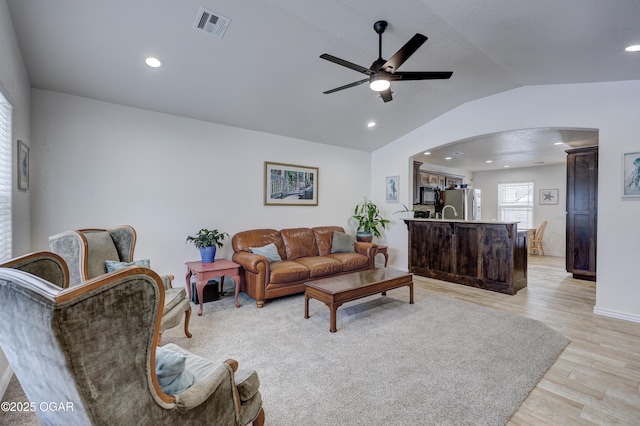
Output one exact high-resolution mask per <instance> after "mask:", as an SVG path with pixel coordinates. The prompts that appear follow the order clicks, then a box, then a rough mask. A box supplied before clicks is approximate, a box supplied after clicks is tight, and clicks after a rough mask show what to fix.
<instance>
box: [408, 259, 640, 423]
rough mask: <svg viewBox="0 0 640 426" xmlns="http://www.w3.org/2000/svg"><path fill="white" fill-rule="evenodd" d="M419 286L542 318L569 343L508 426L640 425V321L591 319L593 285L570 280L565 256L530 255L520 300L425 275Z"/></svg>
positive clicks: (515, 312) (593, 315)
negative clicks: (524, 285)
mask: <svg viewBox="0 0 640 426" xmlns="http://www.w3.org/2000/svg"><path fill="white" fill-rule="evenodd" d="M414 283H415V285H418V286H420V287H421V288H424V289H426V290H429V291H433V292H435V293H439V294H445V295H447V296H451V297H455V298H457V299H462V300H466V301H468V302H472V303H476V304H479V305H484V306H489V307H491V308H494V309H499V310H502V311H506V312H510V313H513V314H517V315H521V316H524V317H528V318H533V319H536V320H539V321H542V322H543V323H545V324H547V325H548V326H549V327H551V328H552V329H554V330H556V331H558V332H559V333H561V334H563V335H564V336H566V337H568V338H569V339H571V343H570V344H569V346H567V348H566V349H565V351H564V352H563V353H562V355H561V356H560V358H559V359H558V360H557V361H556V362H555V364H554V365H553V366H552V367H551V369H550V370H549V371H548V372H547V374H546V375H545V376H544V377H543V378H542V380H540V382H539V383H538V385H537V386H536V387H535V388H534V389H533V391H532V392H531V393H530V394H529V396H528V397H527V399H526V400H525V402H524V403H523V404H522V406H521V407H520V408H519V409H518V411H517V412H516V413H515V414H514V415H513V417H512V418H511V420H510V421H509V423H508V425H510V426H516V425H592V424H597V425H612V424H622V425H626V424H628V425H640V389H639V387H640V324H637V323H632V322H628V321H623V320H617V319H612V318H607V317H603V316H599V315H595V314H593V307H594V304H595V286H596V284H595V283H593V282H589V281H583V280H575V279H573V278H572V277H571V274H568V273H567V272H566V271H565V269H564V258H559V257H550V256H531V257H530V258H529V280H528V286H527V288H526V289H524V290H521V291H519V292H518V294H516V295H515V296H508V295H504V294H500V293H494V292H489V291H485V290H478V289H475V288H472V287H467V286H463V285H458V284H451V283H445V282H442V281H436V280H431V279H428V278H423V277H415V279H414ZM602 285H604V284H602Z"/></svg>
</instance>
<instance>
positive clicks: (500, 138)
mask: <svg viewBox="0 0 640 426" xmlns="http://www.w3.org/2000/svg"><path fill="white" fill-rule="evenodd" d="M593 145H598V131H597V130H595V129H567V128H562V129H560V128H536V129H522V130H510V131H505V132H498V133H491V134H487V135H481V136H477V137H473V138H469V139H465V140H462V141H457V142H454V143H450V144H448V145H443V146H440V147H438V148H436V149H430V150H429V151H428V152H429V154H427V153H426V152H425V153H421V154H418V155H416V156H415V157H414V158H413V159H414V161H419V162H421V163H424V165H423V166H422V168H423V169H428V168H429V167H428V165H429V164H436V165H439V166H445V167H452V168H456V169H462V170H467V171H471V172H477V171H487V170H500V169H504V168H521V167H539V166H549V165H552V164H561V163H566V159H567V153H566V150H568V149H572V148H580V147H585V146H593Z"/></svg>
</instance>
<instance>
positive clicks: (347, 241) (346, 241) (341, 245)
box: [331, 231, 356, 253]
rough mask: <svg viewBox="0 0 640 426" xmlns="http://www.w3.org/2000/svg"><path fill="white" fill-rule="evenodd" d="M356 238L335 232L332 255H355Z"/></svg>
mask: <svg viewBox="0 0 640 426" xmlns="http://www.w3.org/2000/svg"><path fill="white" fill-rule="evenodd" d="M355 243H356V237H354V236H353V235H349V234H345V233H344V232H338V231H333V240H332V241H331V253H353V251H354V248H353V247H354V245H355Z"/></svg>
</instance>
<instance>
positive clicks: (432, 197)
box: [420, 186, 436, 205]
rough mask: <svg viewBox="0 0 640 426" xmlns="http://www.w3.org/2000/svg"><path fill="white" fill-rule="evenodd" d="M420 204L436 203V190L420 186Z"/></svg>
mask: <svg viewBox="0 0 640 426" xmlns="http://www.w3.org/2000/svg"><path fill="white" fill-rule="evenodd" d="M420 204H426V205H434V204H436V191H435V190H434V189H433V188H430V187H428V186H421V187H420Z"/></svg>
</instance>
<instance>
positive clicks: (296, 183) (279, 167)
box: [264, 161, 318, 206]
mask: <svg viewBox="0 0 640 426" xmlns="http://www.w3.org/2000/svg"><path fill="white" fill-rule="evenodd" d="M264 205H265V206H317V205H318V168H317V167H309V166H299V165H296V164H284V163H273V162H270V161H265V162H264Z"/></svg>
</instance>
